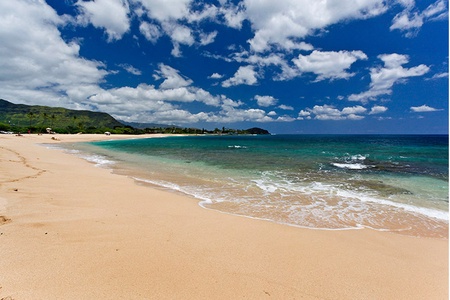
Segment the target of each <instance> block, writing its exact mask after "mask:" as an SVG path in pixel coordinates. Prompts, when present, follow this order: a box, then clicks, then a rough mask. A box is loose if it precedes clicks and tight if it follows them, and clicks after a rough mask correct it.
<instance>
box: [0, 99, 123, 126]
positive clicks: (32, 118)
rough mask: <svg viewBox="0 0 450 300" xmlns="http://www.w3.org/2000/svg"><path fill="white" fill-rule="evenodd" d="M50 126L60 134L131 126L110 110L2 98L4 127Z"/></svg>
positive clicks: (0, 122)
mask: <svg viewBox="0 0 450 300" xmlns="http://www.w3.org/2000/svg"><path fill="white" fill-rule="evenodd" d="M48 127H50V128H52V130H53V131H55V132H60V133H74V132H90V133H103V132H105V131H111V130H114V129H118V128H128V127H129V126H125V125H124V124H122V123H120V122H119V121H117V120H116V119H114V118H113V117H112V116H110V115H109V114H107V113H102V112H93V111H88V110H71V109H66V108H62V107H49V106H38V105H25V104H14V103H11V102H8V101H6V100H3V99H0V130H11V131H16V132H26V131H28V130H30V131H32V132H45V129H46V128H48ZM128 129H130V128H128ZM121 133H123V130H122V132H121Z"/></svg>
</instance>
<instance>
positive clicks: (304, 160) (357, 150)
mask: <svg viewBox="0 0 450 300" xmlns="http://www.w3.org/2000/svg"><path fill="white" fill-rule="evenodd" d="M448 141H449V140H448V136H444V135H440V136H439V135H436V136H424V135H267V136H182V137H180V136H173V137H171V136H169V137H161V138H159V137H155V138H145V139H139V138H136V139H130V140H111V141H101V142H90V143H77V144H71V145H65V146H64V147H65V148H66V149H67V150H68V151H71V152H72V153H75V154H76V155H79V156H81V157H84V158H85V159H87V160H89V161H91V162H94V163H95V164H97V165H98V166H102V167H107V168H111V169H112V170H113V171H114V172H116V173H118V174H123V175H126V176H129V177H132V178H134V179H135V180H136V182H137V183H139V184H144V185H151V186H157V187H161V188H165V189H170V190H173V191H177V192H181V193H184V194H187V195H190V196H192V197H195V198H197V199H198V200H199V204H200V205H201V206H202V207H204V208H207V209H213V210H219V211H222V212H225V213H231V214H235V215H241V216H245V217H250V218H258V219H264V220H268V221H272V222H276V223H280V224H286V225H290V226H298V227H303V228H311V229H322V230H349V229H360V228H371V229H374V230H380V231H388V232H393V233H399V234H406V235H412V236H421V237H434V238H448V205H449V203H448V196H449V193H448V192H449V191H448V186H449V179H448V173H449V165H448V157H449V152H448ZM150 200H151V199H149V201H150Z"/></svg>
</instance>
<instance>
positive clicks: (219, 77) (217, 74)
mask: <svg viewBox="0 0 450 300" xmlns="http://www.w3.org/2000/svg"><path fill="white" fill-rule="evenodd" d="M222 77H223V75H221V74H219V73H213V74H211V76H209V77H208V78H210V79H221V78H222Z"/></svg>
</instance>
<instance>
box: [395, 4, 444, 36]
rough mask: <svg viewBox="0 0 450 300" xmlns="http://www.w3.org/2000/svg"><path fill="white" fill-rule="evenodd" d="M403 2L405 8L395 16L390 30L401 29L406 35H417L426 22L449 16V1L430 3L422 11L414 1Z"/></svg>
mask: <svg viewBox="0 0 450 300" xmlns="http://www.w3.org/2000/svg"><path fill="white" fill-rule="evenodd" d="M401 2H405V1H401ZM402 4H403V5H404V6H405V9H404V10H403V11H402V12H401V13H398V14H397V15H396V16H395V17H394V19H393V21H392V25H391V27H390V30H400V31H402V32H404V33H405V36H406V37H413V36H415V35H416V33H417V32H418V30H419V29H420V28H421V27H422V26H423V24H424V23H425V22H428V21H437V20H443V19H446V18H447V17H448V8H447V3H446V1H444V0H438V1H436V2H435V3H432V4H430V5H429V6H428V7H427V8H426V9H425V10H423V11H422V12H420V11H417V10H416V9H415V5H414V1H406V2H405V3H402Z"/></svg>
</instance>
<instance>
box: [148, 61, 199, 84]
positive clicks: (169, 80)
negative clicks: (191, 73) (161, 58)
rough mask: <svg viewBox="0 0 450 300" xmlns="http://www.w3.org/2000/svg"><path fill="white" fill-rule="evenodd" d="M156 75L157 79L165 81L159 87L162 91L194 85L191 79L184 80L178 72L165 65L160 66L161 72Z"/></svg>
mask: <svg viewBox="0 0 450 300" xmlns="http://www.w3.org/2000/svg"><path fill="white" fill-rule="evenodd" d="M155 73H156V74H157V77H156V78H159V77H162V78H164V81H163V82H162V83H161V84H160V86H159V87H160V88H161V89H174V88H180V87H186V86H189V85H191V84H192V80H191V79H189V78H184V77H183V76H181V75H180V74H179V72H178V71H177V70H175V69H174V68H172V67H170V66H167V65H165V64H160V65H159V70H158V71H156V72H155Z"/></svg>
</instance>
